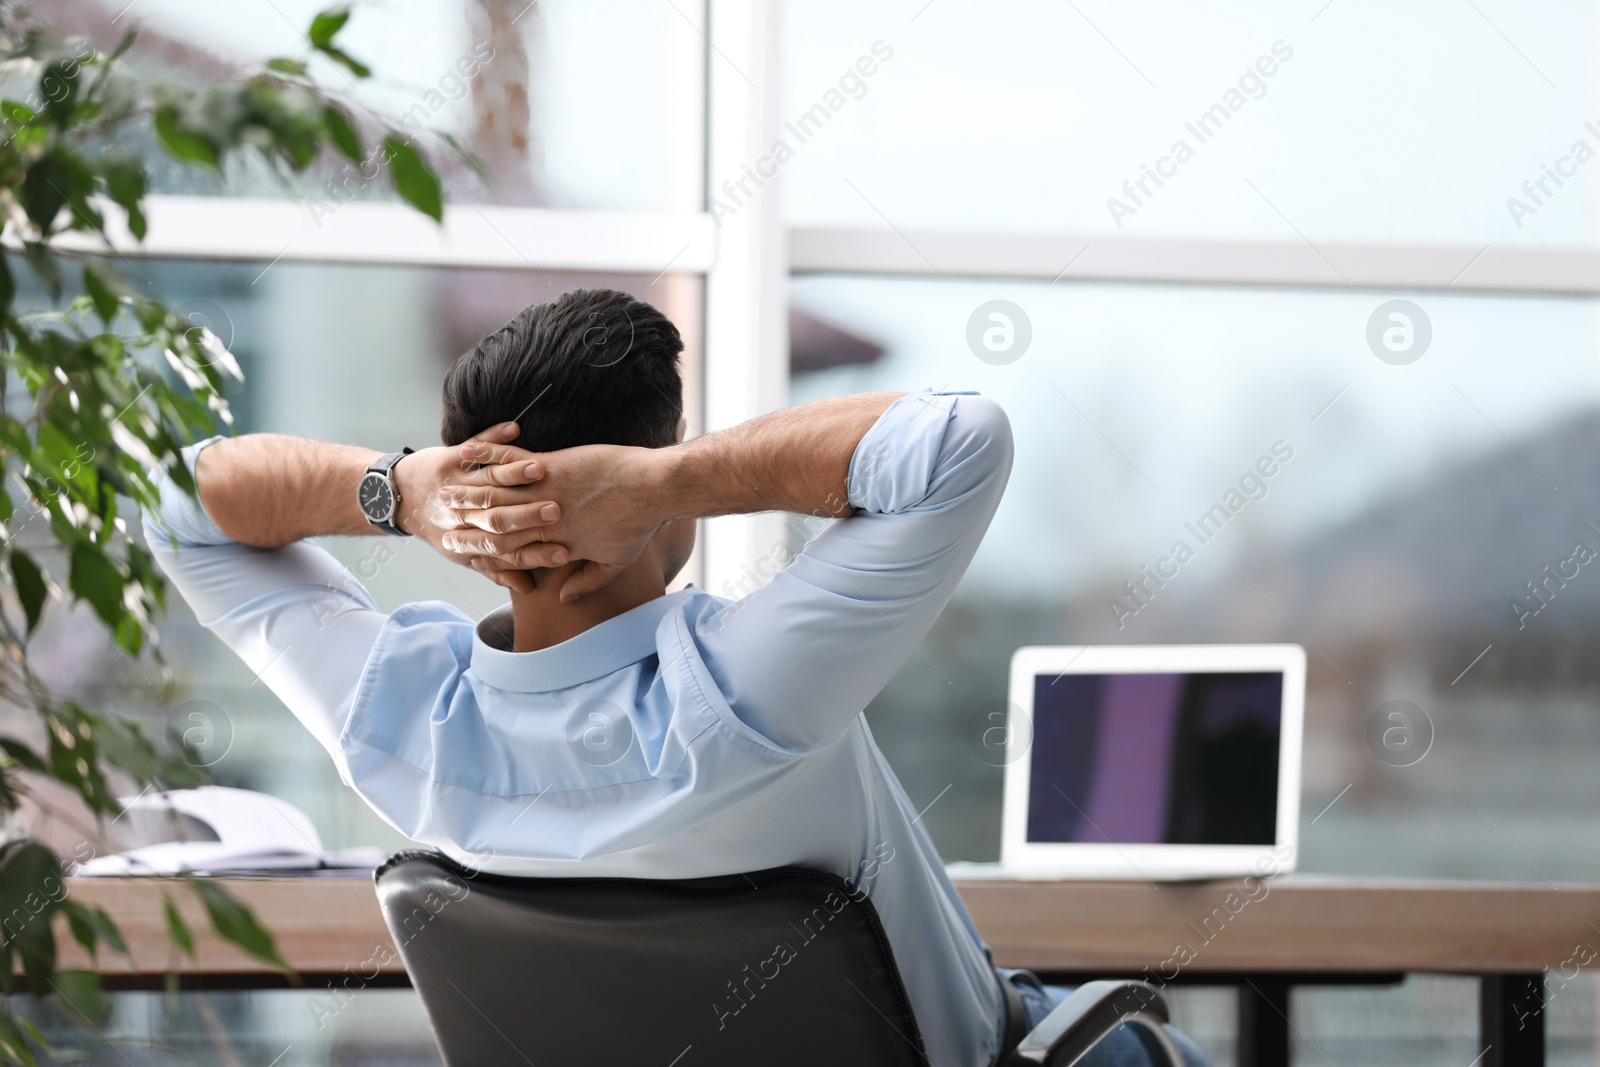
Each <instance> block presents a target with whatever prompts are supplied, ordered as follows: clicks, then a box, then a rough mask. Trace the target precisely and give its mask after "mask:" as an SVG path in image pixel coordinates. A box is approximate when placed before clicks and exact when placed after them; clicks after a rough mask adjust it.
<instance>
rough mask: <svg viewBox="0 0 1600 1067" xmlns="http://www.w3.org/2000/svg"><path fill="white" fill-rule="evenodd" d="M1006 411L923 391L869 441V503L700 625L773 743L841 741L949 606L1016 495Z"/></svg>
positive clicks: (860, 494)
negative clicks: (1004, 503)
mask: <svg viewBox="0 0 1600 1067" xmlns="http://www.w3.org/2000/svg"><path fill="white" fill-rule="evenodd" d="M1011 460H1012V439H1011V426H1010V423H1009V422H1008V421H1007V419H1006V415H1005V412H1004V410H1003V409H1002V408H1001V407H1000V406H999V405H998V404H996V403H995V402H994V401H992V400H988V399H986V398H984V397H981V396H978V395H976V394H972V393H931V392H922V393H913V394H910V395H908V396H905V397H902V398H900V399H899V400H897V401H895V402H894V403H893V404H892V405H890V407H889V409H888V410H887V411H885V412H884V413H883V415H882V416H881V417H880V418H879V419H878V421H877V422H876V423H875V424H874V425H873V427H872V428H871V429H870V430H869V431H868V432H867V434H866V436H865V437H863V438H862V439H861V442H860V444H858V445H857V447H856V450H855V454H854V456H853V457H852V459H851V462H850V472H849V481H848V490H849V497H850V503H851V505H852V506H853V507H855V508H856V509H857V511H856V512H855V513H854V514H853V515H851V516H850V517H848V518H845V519H842V520H841V521H839V522H837V523H835V524H833V525H832V526H831V527H829V528H828V529H827V530H825V531H824V532H823V533H822V534H821V535H819V536H818V537H817V538H815V539H814V540H813V541H812V542H811V543H810V544H809V545H807V546H806V547H805V549H804V550H803V551H801V552H800V553H799V555H797V556H796V557H795V559H794V562H793V563H792V564H791V565H790V566H789V568H788V569H787V570H785V571H783V572H782V573H780V574H778V575H777V576H776V577H774V578H773V580H772V581H771V582H770V583H768V584H767V585H766V586H764V587H762V588H761V589H759V590H757V591H755V592H754V593H752V594H750V595H749V596H748V597H746V598H744V599H743V600H740V601H737V602H735V603H733V604H731V605H729V606H727V607H725V608H723V609H722V610H720V611H718V612H716V613H713V614H709V615H706V616H704V617H702V618H700V619H699V620H697V621H696V623H695V626H694V633H693V635H692V641H693V644H694V646H695V648H694V652H696V653H697V654H698V657H699V659H700V660H701V662H702V663H703V664H704V665H705V670H706V672H707V673H708V674H709V675H710V676H711V678H712V679H713V681H714V683H715V685H716V686H717V688H718V690H719V691H720V692H721V694H722V696H723V697H724V699H725V700H726V701H727V704H728V706H729V708H730V710H731V711H732V713H733V714H735V715H736V716H738V717H739V719H740V720H741V721H742V722H744V723H745V724H746V725H748V726H750V727H752V728H753V729H755V730H756V731H758V732H759V733H760V734H762V735H763V736H764V737H766V738H767V739H769V740H770V741H771V742H772V743H773V744H775V745H777V746H778V747H780V748H784V749H787V750H791V751H805V750H809V749H813V748H816V747H818V746H821V745H824V744H827V743H829V742H831V741H832V740H834V739H835V738H837V737H838V736H839V734H840V733H841V732H842V731H843V730H844V728H845V727H846V726H848V725H849V723H850V722H852V721H853V720H854V719H855V717H856V716H857V715H859V714H860V713H861V711H862V710H863V709H864V708H865V706H866V704H867V703H868V702H869V701H870V700H871V699H872V698H873V697H874V696H876V695H877V694H878V692H879V691H880V690H882V688H883V687H884V686H885V685H886V684H888V682H889V680H890V679H891V678H893V677H894V675H895V673H896V672H897V671H898V670H899V669H900V667H901V666H902V665H903V664H904V663H905V662H906V661H907V660H908V659H909V658H911V657H913V656H919V655H923V653H922V652H921V650H920V649H919V648H918V643H919V642H920V641H921V640H922V639H923V638H924V637H925V636H926V635H927V633H928V630H929V628H930V627H931V626H932V625H933V622H934V620H935V619H936V618H938V616H939V613H940V612H941V611H943V610H944V607H945V605H946V604H947V603H948V602H949V600H950V597H951V595H952V594H953V593H954V592H955V588H956V585H957V584H958V583H959V582H960V580H961V576H962V574H963V573H965V571H966V569H967V566H968V564H970V563H971V562H972V557H973V555H974V553H975V552H976V551H977V548H978V544H979V543H980V542H981V541H982V539H983V535H984V533H985V531H986V530H987V529H988V527H989V522H990V520H991V519H992V518H993V517H994V513H995V509H996V508H997V507H998V506H999V503H1000V498H1001V495H1002V493H1003V492H1004V491H1005V485H1006V479H1007V478H1008V477H1009V475H1010V471H1011Z"/></svg>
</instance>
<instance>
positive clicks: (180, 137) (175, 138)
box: [155, 107, 221, 170]
mask: <svg viewBox="0 0 1600 1067" xmlns="http://www.w3.org/2000/svg"><path fill="white" fill-rule="evenodd" d="M155 125H156V135H157V136H158V137H160V138H161V144H162V145H163V146H164V147H165V148H166V150H167V151H168V153H170V154H171V155H172V157H173V158H174V159H180V160H187V161H188V162H190V163H202V164H204V165H205V166H208V167H210V168H211V169H212V170H216V169H218V166H219V164H220V162H221V160H220V157H219V156H218V154H217V148H216V145H214V144H212V143H211V142H210V141H209V140H208V139H207V138H205V137H202V136H201V135H200V134H198V133H196V132H195V131H193V130H191V129H189V128H188V127H186V126H184V125H183V123H182V122H181V120H180V119H179V117H178V110H177V108H174V107H164V108H162V109H161V110H159V111H157V112H156V123H155Z"/></svg>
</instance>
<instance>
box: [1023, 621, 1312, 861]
mask: <svg viewBox="0 0 1600 1067" xmlns="http://www.w3.org/2000/svg"><path fill="white" fill-rule="evenodd" d="M1213 671H1218V672H1220V671H1273V672H1282V674H1283V721H1282V728H1281V731H1280V734H1279V742H1278V820H1277V840H1276V841H1274V842H1273V843H1272V844H1271V845H1167V844H1155V845H1152V844H1086V843H1054V842H1052V843H1041V842H1030V841H1029V840H1028V839H1027V832H1028V827H1027V821H1028V786H1029V780H1030V778H1031V776H1032V769H1033V753H1032V739H1033V695H1034V679H1035V678H1036V677H1037V676H1039V675H1052V674H1132V673H1158V674H1159V673H1172V674H1183V673H1191V672H1213ZM1305 692H1306V654H1305V650H1304V649H1303V648H1301V647H1300V646H1299V645H1113V646H1096V645H1088V646H1066V647H1030V648H1020V649H1018V650H1017V651H1016V654H1015V655H1013V656H1012V657H1011V698H1010V708H1009V711H1008V716H1009V717H1010V719H1011V720H1012V721H1010V722H1008V727H1009V733H1008V736H1009V737H1011V738H1016V739H1024V740H1025V742H1026V743H1027V744H1028V751H1026V752H1024V753H1022V754H1020V755H1018V756H1017V757H1016V758H1015V759H1013V760H1011V762H1009V763H1008V764H1006V768H1005V806H1004V811H1003V815H1002V822H1001V838H1000V865H1001V867H1002V868H1004V869H1005V870H1007V871H1010V872H1014V873H1015V874H1017V875H1019V876H1024V877H1026V876H1027V875H1028V874H1030V873H1032V874H1038V875H1049V876H1052V877H1065V878H1084V879H1090V878H1106V879H1117V880H1133V881H1142V880H1152V881H1155V880H1183V879H1199V878H1242V877H1246V876H1248V875H1252V874H1253V875H1258V876H1267V875H1273V874H1284V873H1288V872H1289V871H1292V870H1293V869H1294V866H1295V861H1296V859H1297V857H1298V854H1299V847H1300V752H1301V744H1302V731H1303V727H1304V719H1305ZM1019 716H1020V717H1021V718H1022V719H1023V720H1024V721H1023V722H1021V723H1018V722H1016V721H1015V720H1016V719H1017V717H1019Z"/></svg>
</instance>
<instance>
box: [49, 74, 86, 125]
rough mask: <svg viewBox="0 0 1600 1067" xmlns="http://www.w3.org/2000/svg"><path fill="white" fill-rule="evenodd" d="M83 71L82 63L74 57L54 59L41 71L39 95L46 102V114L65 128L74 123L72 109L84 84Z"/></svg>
mask: <svg viewBox="0 0 1600 1067" xmlns="http://www.w3.org/2000/svg"><path fill="white" fill-rule="evenodd" d="M82 73H83V66H82V64H81V63H79V62H78V61H77V60H76V59H75V58H72V57H63V58H61V59H56V60H52V61H51V62H49V63H46V64H45V65H44V69H43V70H41V71H40V72H39V96H40V97H41V98H42V99H43V100H44V102H45V103H44V111H45V114H46V115H49V116H50V119H51V121H52V122H54V123H55V124H56V126H58V127H59V128H61V129H63V130H65V129H66V128H67V127H68V126H70V125H72V111H73V108H74V107H75V106H76V104H77V101H78V90H79V89H80V88H81V87H82V85H83V82H82V81H81V79H80V77H79V76H80V75H81V74H82Z"/></svg>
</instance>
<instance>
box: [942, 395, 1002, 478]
mask: <svg viewBox="0 0 1600 1067" xmlns="http://www.w3.org/2000/svg"><path fill="white" fill-rule="evenodd" d="M950 434H951V435H952V436H954V437H955V438H956V440H955V441H953V442H951V443H952V444H954V445H955V446H956V449H957V450H958V451H959V452H961V453H964V454H966V455H967V456H970V457H971V458H972V460H973V461H974V462H977V463H979V464H980V465H982V466H985V467H987V468H989V469H990V470H992V471H993V472H994V473H995V475H996V476H997V477H999V478H1001V479H1002V480H1003V479H1005V478H1006V476H1008V475H1009V474H1010V473H1011V462H1012V460H1013V458H1015V456H1016V442H1015V440H1014V439H1013V438H1012V435H1011V419H1010V418H1009V417H1008V416H1007V415H1006V409H1005V408H1003V407H1001V406H1000V405H999V404H998V403H997V402H996V401H994V400H991V399H990V398H988V397H986V396H964V397H962V398H961V403H960V404H959V405H958V406H957V408H956V413H955V418H954V419H953V420H952V422H951V425H950Z"/></svg>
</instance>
